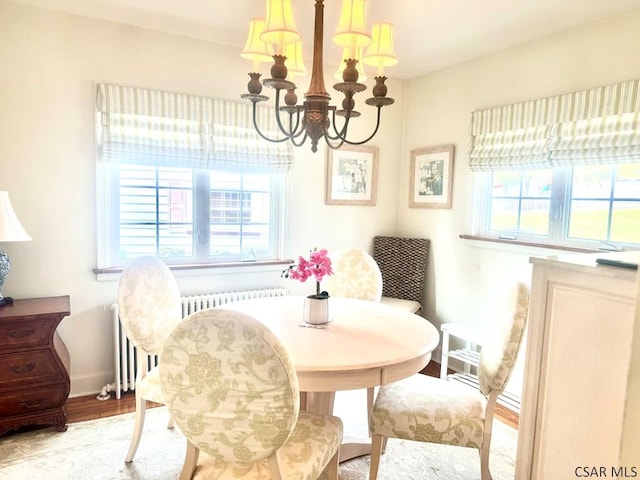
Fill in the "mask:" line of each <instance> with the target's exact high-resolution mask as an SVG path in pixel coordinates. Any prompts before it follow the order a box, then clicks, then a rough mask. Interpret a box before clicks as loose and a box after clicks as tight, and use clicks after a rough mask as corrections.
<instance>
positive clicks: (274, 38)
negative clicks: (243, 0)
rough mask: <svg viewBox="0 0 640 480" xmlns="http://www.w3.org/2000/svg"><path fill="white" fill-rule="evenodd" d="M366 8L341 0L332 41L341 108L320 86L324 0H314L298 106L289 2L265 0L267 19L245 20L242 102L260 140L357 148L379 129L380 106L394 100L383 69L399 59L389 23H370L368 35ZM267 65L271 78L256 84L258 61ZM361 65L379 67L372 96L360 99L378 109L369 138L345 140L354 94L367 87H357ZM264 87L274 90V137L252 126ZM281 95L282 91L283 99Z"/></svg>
mask: <svg viewBox="0 0 640 480" xmlns="http://www.w3.org/2000/svg"><path fill="white" fill-rule="evenodd" d="M365 4H366V0H343V4H342V12H341V16H340V21H339V24H338V27H337V29H336V33H335V34H334V35H333V37H332V40H333V42H334V43H335V44H336V45H338V46H340V47H342V48H343V57H342V58H343V62H342V63H344V68H342V67H338V72H336V73H337V74H338V73H341V78H340V80H342V81H341V82H339V83H336V84H335V85H334V86H333V88H334V89H335V90H336V91H338V92H339V93H340V94H342V95H343V99H342V105H341V107H342V108H338V107H336V106H334V105H330V104H329V103H330V101H331V96H330V95H329V93H327V90H326V87H325V83H324V74H323V52H322V50H323V30H324V0H315V17H314V34H313V64H312V65H313V66H312V70H311V80H310V83H309V90H308V91H307V93H305V94H304V102H303V103H302V104H298V96H297V94H296V93H295V90H296V88H297V87H296V84H295V83H294V81H293V77H294V76H295V75H304V74H306V69H305V67H304V63H303V61H302V43H301V40H300V39H301V36H300V34H299V33H298V31H297V29H296V26H295V21H294V18H293V13H292V11H291V0H267V15H266V20H262V19H252V20H251V21H250V23H249V35H248V37H247V42H246V44H245V47H244V49H243V50H242V53H241V54H240V55H241V57H242V58H246V59H248V60H251V61H253V72H251V73H249V78H250V81H249V83H248V85H247V88H248V91H249V93H245V94H243V95H241V98H243V99H246V100H249V101H251V102H252V103H253V125H254V128H255V129H256V131H257V132H258V134H259V135H260V136H261V137H262V138H264V139H266V140H268V141H271V142H284V141H287V140H289V141H291V143H292V144H293V145H294V146H296V147H298V146H301V145H303V144H304V143H305V141H306V140H307V138H309V139H310V141H311V151H313V152H316V151H317V150H318V141H319V140H320V139H321V138H324V139H325V141H326V143H327V145H328V146H329V148H339V147H340V146H341V145H343V144H344V143H347V144H349V145H362V144H363V143H366V142H368V141H369V140H371V139H372V138H373V137H374V136H375V134H376V133H377V131H378V128H379V126H380V110H381V108H382V107H384V106H387V105H391V104H392V103H393V102H394V99H393V98H390V97H387V86H386V85H385V83H384V82H385V80H386V79H387V77H385V76H384V68H385V67H388V66H391V65H395V64H396V63H398V60H397V58H396V55H395V52H394V50H393V41H392V40H393V26H392V25H391V24H390V23H378V24H375V25H373V27H372V29H371V34H369V32H368V30H367V24H366V18H365ZM365 49H366V50H365ZM271 61H273V65H272V66H271V70H270V74H271V78H266V79H264V80H262V82H261V81H260V76H261V74H260V73H258V66H259V63H261V62H271ZM362 62H364V63H365V64H367V65H371V66H375V67H377V69H378V74H377V76H376V77H374V79H375V82H376V83H375V85H374V86H373V91H372V94H373V96H372V97H370V98H367V99H366V100H365V103H366V104H367V105H370V106H372V107H376V108H377V109H378V111H377V118H376V125H375V128H374V130H373V132H372V133H371V135H369V137H367V138H365V139H364V140H360V141H353V140H352V139H348V138H347V133H348V129H349V124H350V121H351V120H352V119H353V118H357V117H359V116H360V112H358V111H357V110H355V100H354V95H355V94H356V93H359V92H363V91H365V90H366V89H367V86H366V85H365V84H364V83H358V80H364V78H363V77H362V76H363V75H364V71H363V69H362ZM263 85H264V86H265V87H269V88H273V89H275V117H276V123H277V125H278V128H279V130H280V133H281V136H278V137H277V138H270V137H268V136H267V135H265V134H264V133H263V132H262V131H261V130H260V128H259V125H258V122H257V118H256V113H257V104H258V103H259V102H264V101H267V100H269V97H268V96H266V95H262V87H263ZM281 92H284V98H283V99H282V100H281V98H280V97H281ZM282 101H284V104H282ZM336 120H338V121H337V122H336ZM338 124H340V125H338Z"/></svg>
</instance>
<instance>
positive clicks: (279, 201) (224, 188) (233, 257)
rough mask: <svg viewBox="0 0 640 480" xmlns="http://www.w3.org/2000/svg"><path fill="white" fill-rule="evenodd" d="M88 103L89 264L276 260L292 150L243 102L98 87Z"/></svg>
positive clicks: (280, 237)
mask: <svg viewBox="0 0 640 480" xmlns="http://www.w3.org/2000/svg"><path fill="white" fill-rule="evenodd" d="M97 106H98V108H97V125H96V126H97V143H98V162H97V177H98V268H111V267H122V266H124V265H125V264H126V263H128V261H130V260H131V259H133V258H136V257H138V256H140V255H154V256H158V257H160V258H162V259H163V260H165V261H166V262H167V263H173V264H209V263H216V262H221V263H226V262H236V261H247V260H250V261H253V260H273V259H278V258H280V257H281V250H282V246H281V241H282V235H281V231H283V228H284V226H283V222H284V215H283V213H282V212H283V210H284V208H283V207H284V191H285V179H286V175H285V174H286V173H287V172H288V171H290V169H291V167H292V164H293V152H292V149H291V146H290V145H289V144H288V142H287V144H284V145H283V144H273V143H269V142H265V141H262V140H260V139H259V137H258V135H257V133H256V132H255V130H254V129H253V127H252V116H251V108H252V107H251V105H247V104H246V103H236V102H229V101H225V100H217V99H211V98H207V97H195V96H191V95H184V94H176V93H170V92H161V91H155V90H148V89H141V88H134V87H123V86H118V85H108V84H99V85H98V92H97ZM261 108H262V107H261ZM260 115H261V116H264V117H266V118H269V116H268V115H265V114H264V112H261V113H260ZM273 128H277V126H275V127H274V125H271V126H270V127H267V129H266V130H268V133H272V132H273Z"/></svg>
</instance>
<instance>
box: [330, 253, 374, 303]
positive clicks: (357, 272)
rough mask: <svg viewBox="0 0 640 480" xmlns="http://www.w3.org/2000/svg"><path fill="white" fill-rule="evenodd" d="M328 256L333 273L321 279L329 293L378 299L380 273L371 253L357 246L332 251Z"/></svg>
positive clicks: (334, 295) (363, 298)
mask: <svg viewBox="0 0 640 480" xmlns="http://www.w3.org/2000/svg"><path fill="white" fill-rule="evenodd" d="M329 257H330V258H331V269H332V270H333V275H329V276H328V277H325V279H324V280H323V282H324V289H326V290H327V291H328V292H329V295H331V296H333V297H347V298H358V299H361V300H371V301H374V302H379V301H380V298H381V297H382V288H383V287H382V274H381V273H380V268H378V264H377V263H376V262H375V260H374V259H373V257H372V256H371V255H369V254H368V253H367V252H365V251H364V250H361V249H359V248H345V249H342V250H336V251H335V252H332V253H331V254H330V255H329Z"/></svg>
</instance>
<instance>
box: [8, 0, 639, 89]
mask: <svg viewBox="0 0 640 480" xmlns="http://www.w3.org/2000/svg"><path fill="white" fill-rule="evenodd" d="M11 1H13V2H14V3H21V4H26V5H32V6H38V7H42V8H47V9H50V10H59V11H63V12H67V13H72V14H77V15H82V16H86V17H92V18H97V19H103V20H108V21H112V22H118V23H123V24H128V25H133V26H137V27H142V28H148V29H152V30H158V31H163V32H169V33H174V34H178V35H184V36H188V37H193V38H198V39H204V40H209V41H212V42H216V43H220V44H224V45H231V46H234V47H238V48H242V46H243V45H244V41H245V38H246V34H247V27H248V20H249V18H251V17H264V14H265V2H264V0H180V1H177V0H11ZM292 3H293V10H294V15H295V18H296V24H297V27H298V30H299V31H300V32H301V33H302V35H303V42H304V43H305V52H306V60H305V63H306V66H307V69H310V67H311V60H310V58H311V38H312V30H313V10H314V9H313V3H314V2H313V1H312V0H292ZM341 4H342V2H339V1H338V0H326V1H325V38H324V44H325V62H331V63H336V64H337V62H338V61H339V58H340V50H339V49H338V47H336V46H334V45H333V44H332V43H331V42H330V38H331V35H332V34H333V31H334V29H335V26H336V24H337V20H338V16H339V13H340V12H339V10H340V5H341ZM367 5H368V7H367V8H368V24H369V26H371V25H372V24H373V23H376V22H379V21H383V20H384V21H390V22H391V23H393V24H394V26H395V31H394V43H395V50H396V54H397V56H398V58H399V60H400V63H398V65H396V66H394V67H391V68H389V69H388V70H387V71H386V72H385V73H386V74H387V75H388V76H392V77H396V78H401V79H408V78H412V77H416V76H419V75H422V74H425V73H428V72H431V71H434V70H439V69H441V68H444V67H448V66H451V65H455V64H457V63H461V62H464V61H467V60H470V59H472V58H475V57H479V56H482V55H486V54H489V53H493V52H497V51H500V50H503V49H506V48H509V47H512V46H514V45H518V44H520V43H524V42H527V41H529V40H532V39H535V38H539V37H543V36H546V35H549V34H551V33H554V32H558V31H561V30H565V29H568V28H572V27H575V26H577V25H581V24H585V23H588V22H591V21H594V20H596V19H599V18H604V17H607V16H611V15H615V14H618V13H622V12H625V11H629V10H632V9H640V0H368V3H367Z"/></svg>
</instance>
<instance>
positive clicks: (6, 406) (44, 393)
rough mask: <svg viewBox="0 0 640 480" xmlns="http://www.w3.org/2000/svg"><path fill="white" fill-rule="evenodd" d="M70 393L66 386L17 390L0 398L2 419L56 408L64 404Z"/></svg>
mask: <svg viewBox="0 0 640 480" xmlns="http://www.w3.org/2000/svg"><path fill="white" fill-rule="evenodd" d="M67 394H68V392H67V390H66V388H65V386H64V385H49V386H46V387H41V388H34V389H30V390H16V391H14V392H11V393H4V394H2V395H1V396H0V417H4V416H9V415H22V414H28V413H33V412H39V411H43V410H47V409H49V408H56V407H59V406H60V405H62V404H64V402H65V400H66V398H67V397H66V396H67Z"/></svg>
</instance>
